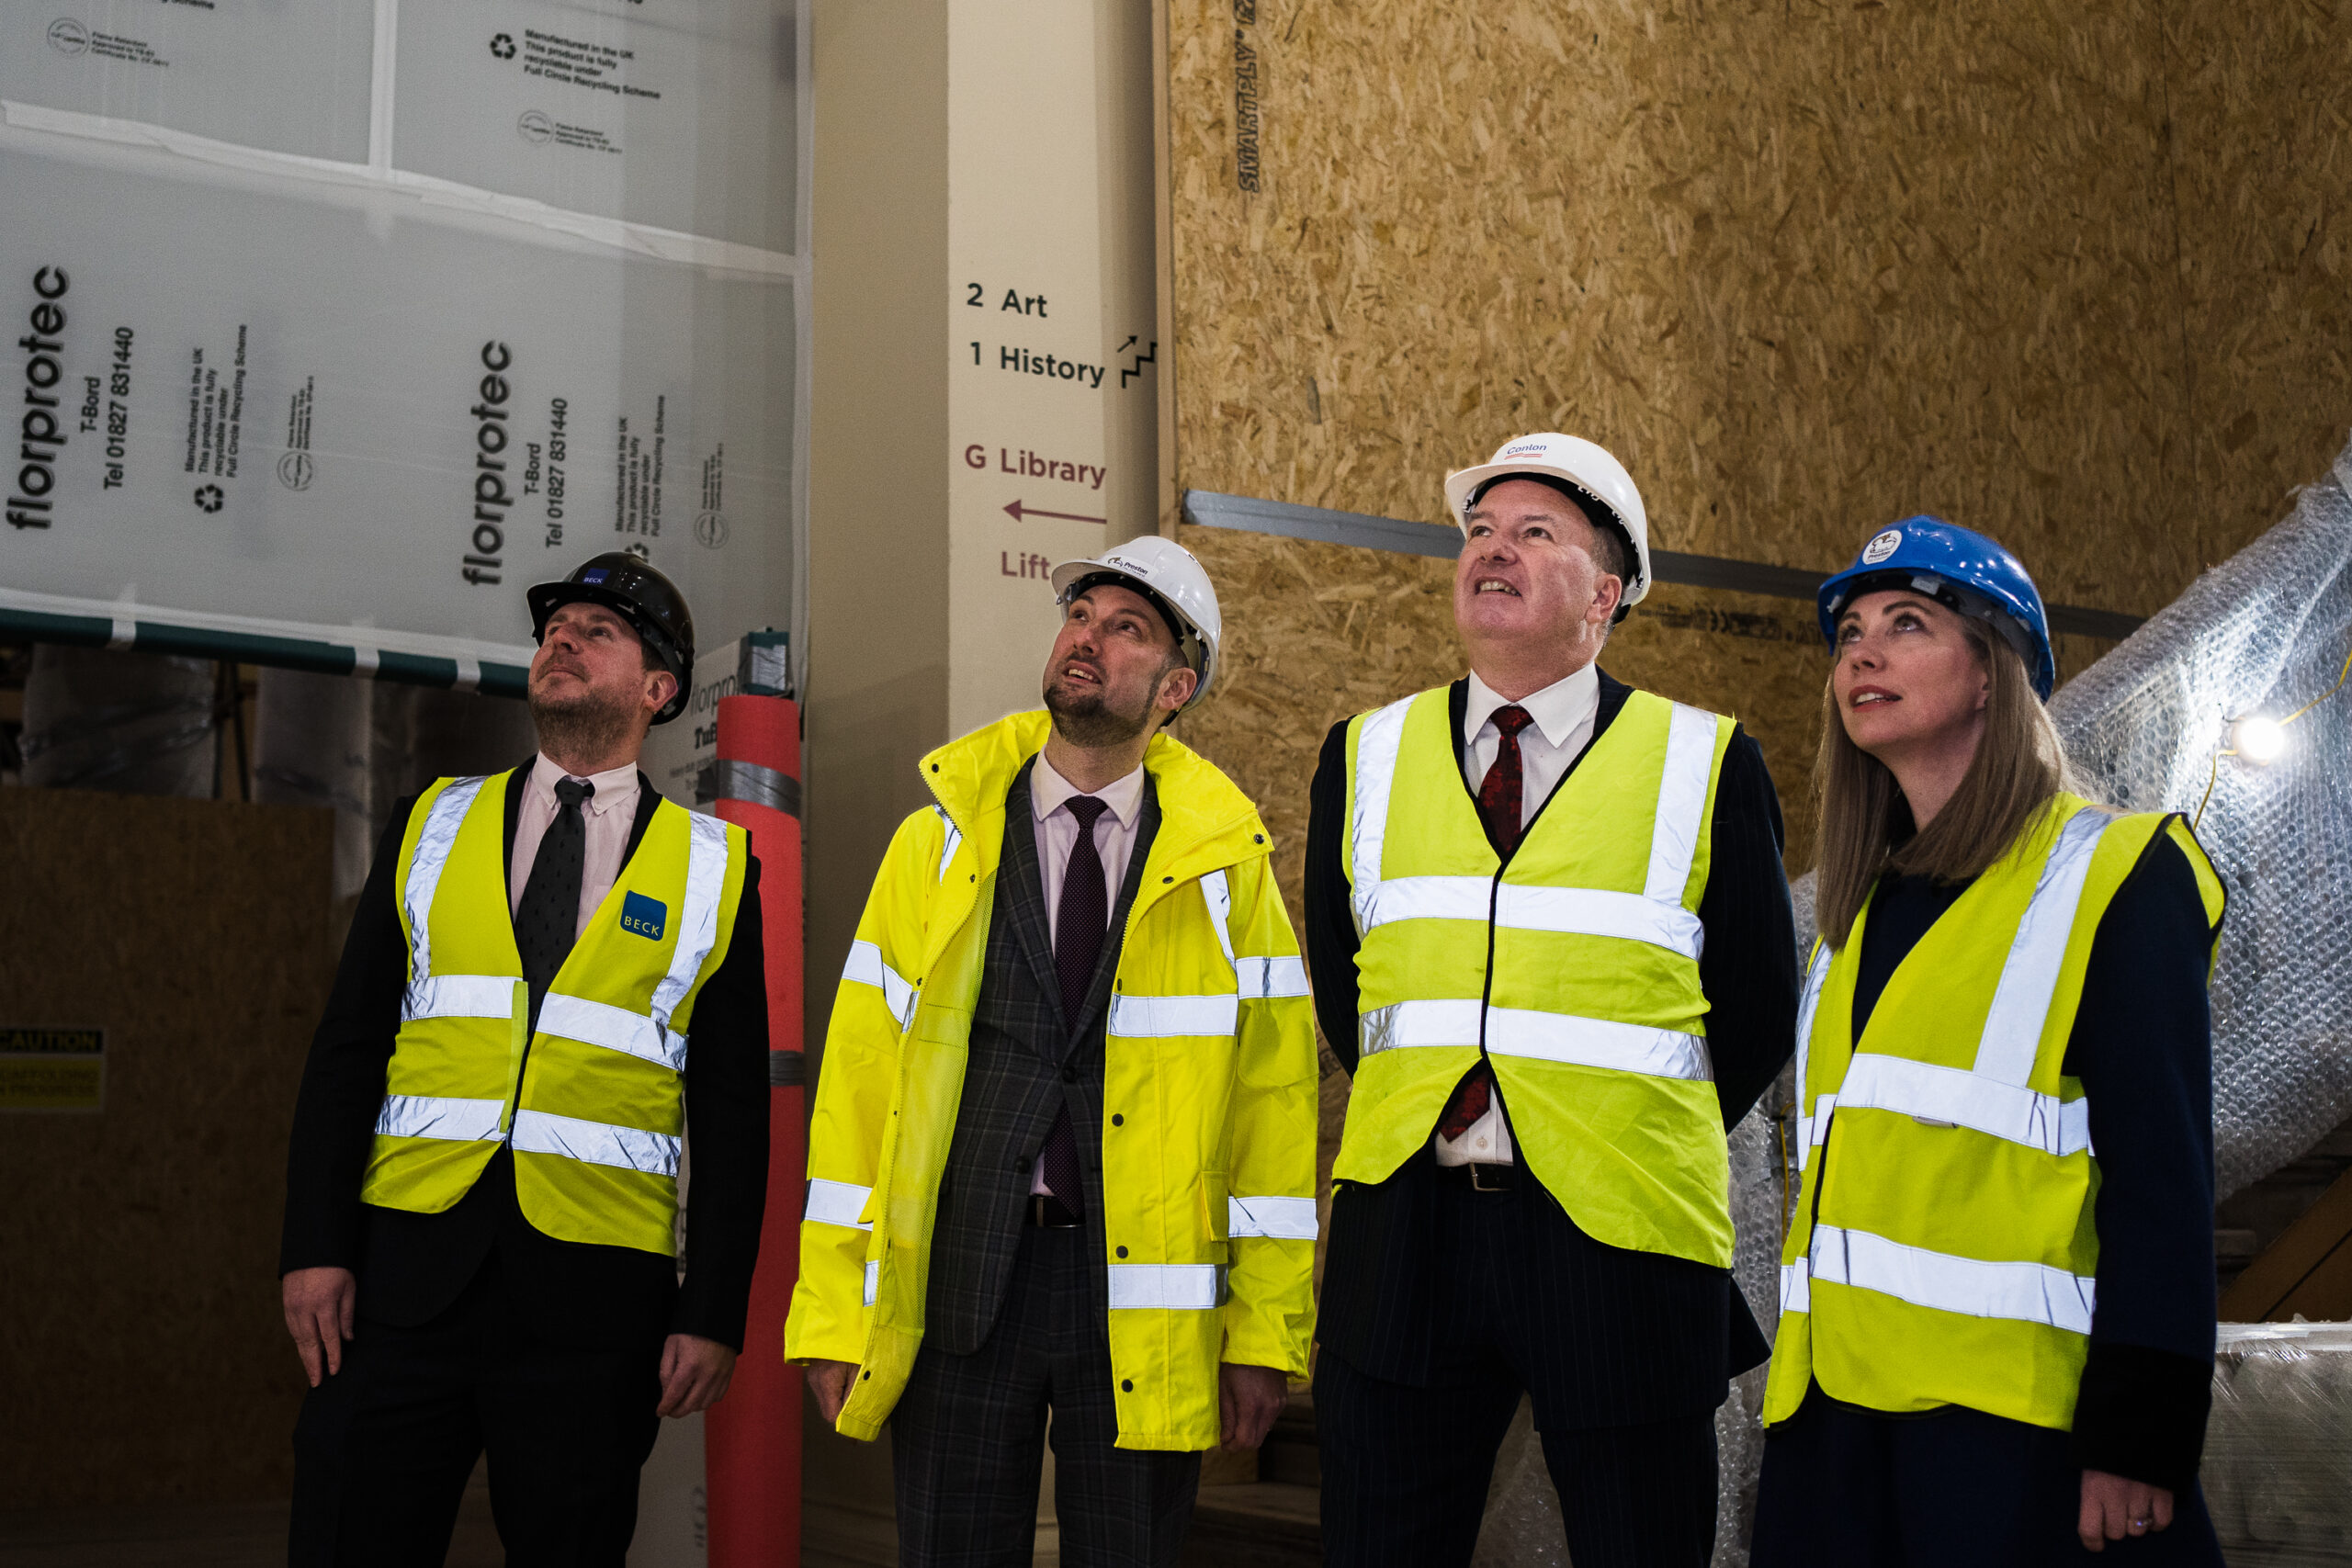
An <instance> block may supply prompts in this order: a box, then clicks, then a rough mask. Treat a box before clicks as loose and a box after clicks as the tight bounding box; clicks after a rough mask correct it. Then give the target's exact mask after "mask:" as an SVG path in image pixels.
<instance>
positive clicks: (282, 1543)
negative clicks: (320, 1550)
mask: <svg viewBox="0 0 2352 1568" xmlns="http://www.w3.org/2000/svg"><path fill="white" fill-rule="evenodd" d="M478 1479H479V1478H478ZM286 1509H287V1505H286V1504H285V1503H284V1502H282V1501H281V1502H275V1503H230V1504H214V1505H210V1506H200V1507H178V1508H170V1507H165V1508H72V1509H65V1508H60V1509H35V1510H26V1511H22V1512H13V1513H0V1568H280V1565H281V1564H283V1563H284V1562H285V1561H286ZM505 1562H506V1553H505V1552H504V1551H503V1550H502V1549H501V1548H500V1546H499V1544H498V1529H497V1527H496V1526H495V1525H494V1524H492V1521H491V1517H490V1493H489V1491H488V1490H487V1489H486V1488H485V1487H483V1486H481V1485H480V1484H476V1485H475V1486H473V1487H471V1488H469V1489H468V1491H467V1493H466V1500H465V1503H464V1505H463V1506H461V1507H460V1508H459V1509H458V1530H457V1534H456V1536H455V1537H454V1538H453V1539H452V1540H451V1541H450V1543H449V1557H448V1563H447V1568H503V1564H504V1563H505Z"/></svg>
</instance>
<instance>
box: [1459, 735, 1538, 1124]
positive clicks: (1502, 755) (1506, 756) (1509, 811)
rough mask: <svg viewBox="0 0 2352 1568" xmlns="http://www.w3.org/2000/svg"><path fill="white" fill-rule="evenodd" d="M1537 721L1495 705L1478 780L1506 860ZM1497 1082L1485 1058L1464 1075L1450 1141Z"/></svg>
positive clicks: (1482, 1110) (1481, 805)
mask: <svg viewBox="0 0 2352 1568" xmlns="http://www.w3.org/2000/svg"><path fill="white" fill-rule="evenodd" d="M1534 722H1535V720H1534V717H1533V716H1532V715H1530V714H1529V713H1528V711H1527V710H1526V709H1525V708H1523V707H1521V706H1520V705H1518V704H1517V703H1511V704H1510V705H1506V706H1503V707H1498V708H1497V709H1496V710H1495V714H1494V724H1495V728H1497V729H1498V730H1500V731H1502V742H1501V744H1500V745H1498V746H1497V747H1496V748H1495V761H1494V765H1493V766H1491V767H1489V768H1488V769H1487V776H1486V778H1485V780H1484V781H1482V782H1481V783H1480V784H1479V785H1478V815H1479V816H1480V817H1481V818H1484V819H1485V821H1486V824H1487V833H1488V834H1489V835H1490V836H1492V838H1493V839H1494V840H1495V848H1496V850H1497V851H1498V852H1500V853H1501V855H1502V857H1503V858H1504V859H1505V860H1509V859H1510V856H1511V852H1512V851H1514V850H1516V849H1518V848H1519V840H1520V837H1521V834H1522V833H1523V832H1524V831H1525V829H1523V828H1522V827H1521V825H1520V818H1521V815H1522V814H1523V805H1524V801H1525V788H1526V776H1527V775H1526V772H1525V769H1524V765H1523V763H1522V761H1521V757H1520V754H1519V732H1520V731H1521V730H1522V729H1525V728H1527V727H1528V726H1529V725H1531V724H1532V723H1534ZM1494 1085H1495V1080H1494V1076H1493V1075H1492V1074H1490V1073H1489V1072H1487V1067H1486V1064H1485V1063H1483V1062H1482V1063H1480V1064H1479V1065H1478V1066H1477V1068H1476V1070H1475V1071H1473V1072H1472V1073H1471V1075H1470V1076H1469V1077H1466V1078H1464V1079H1463V1080H1462V1088H1461V1089H1459V1090H1458V1091H1456V1093H1455V1094H1454V1097H1453V1106H1452V1108H1451V1109H1449V1110H1448V1111H1446V1113H1445V1114H1444V1115H1443V1116H1442V1117H1440V1118H1439V1119H1438V1123H1437V1133H1438V1136H1439V1137H1441V1138H1443V1139H1444V1140H1445V1141H1446V1142H1447V1143H1449V1144H1450V1143H1452V1142H1453V1140H1454V1139H1456V1138H1459V1137H1460V1136H1462V1134H1464V1133H1466V1132H1468V1131H1469V1130H1470V1128H1471V1124H1472V1123H1473V1122H1476V1121H1477V1120H1478V1118H1479V1117H1481V1116H1484V1115H1485V1114H1486V1113H1487V1100H1488V1099H1489V1097H1490V1096H1491V1095H1492V1094H1493V1092H1494Z"/></svg>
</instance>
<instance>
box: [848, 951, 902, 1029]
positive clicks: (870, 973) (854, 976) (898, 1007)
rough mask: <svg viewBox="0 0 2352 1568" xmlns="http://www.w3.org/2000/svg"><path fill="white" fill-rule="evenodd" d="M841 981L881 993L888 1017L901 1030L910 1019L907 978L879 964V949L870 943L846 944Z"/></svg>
mask: <svg viewBox="0 0 2352 1568" xmlns="http://www.w3.org/2000/svg"><path fill="white" fill-rule="evenodd" d="M842 979H844V980H851V981H854V982H855V983H857V984H858V985H861V986H872V987H875V988H876V990H878V991H880V992H881V993H882V1003H883V1005H884V1006H885V1007H887V1008H888V1009H889V1010H890V1016H891V1017H892V1018H895V1019H897V1020H898V1021H899V1028H900V1029H904V1028H905V1027H906V1026H907V1021H908V1020H909V1019H910V1018H911V1017H912V1016H913V1013H914V1005H913V1004H914V999H915V988H914V987H912V986H910V985H908V984H907V977H906V976H903V975H901V974H899V972H898V971H897V970H896V969H893V968H891V967H890V966H889V965H888V964H885V963H883V962H882V950H881V948H879V947H877V946H876V945H875V944H874V943H873V942H851V943H850V944H849V962H848V963H847V964H842Z"/></svg>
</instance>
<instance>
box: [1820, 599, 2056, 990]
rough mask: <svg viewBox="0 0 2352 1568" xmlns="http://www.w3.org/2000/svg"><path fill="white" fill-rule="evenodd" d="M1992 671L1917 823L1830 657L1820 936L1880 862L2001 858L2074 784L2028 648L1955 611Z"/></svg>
mask: <svg viewBox="0 0 2352 1568" xmlns="http://www.w3.org/2000/svg"><path fill="white" fill-rule="evenodd" d="M1955 618H1956V619H1958V621H1959V622H1960V626H1961V630H1962V631H1963V632H1965V633H1966V634H1967V636H1968V642H1969V646H1970V647H1971V648H1972V649H1974V650H1975V653H1976V661H1977V663H1978V664H1979V665H1981V666H1983V667H1984V669H1985V673H1986V675H1987V677H1988V682H1987V688H1986V692H1985V733H1984V735H1983V737H1982V738H1981V739H1979V740H1978V741H1977V743H1976V755H1975V757H1974V758H1973V760H1971V761H1970V762H1969V764H1968V772H1967V773H1965V774H1963V775H1962V778H1961V781H1960V787H1959V788H1958V789H1956V790H1954V791H1953V792H1952V797H1951V800H1949V801H1947V802H1946V803H1945V804H1944V808H1943V809H1942V810H1941V811H1939V812H1937V813H1936V818H1935V820H1934V821H1932V822H1930V823H1928V825H1927V826H1926V827H1925V828H1922V829H1919V830H1917V832H1914V833H1911V834H1910V837H1909V838H1908V839H1907V840H1905V841H1903V842H1901V843H1900V844H1899V845H1898V844H1897V840H1898V839H1900V838H1902V836H1903V835H1904V834H1905V832H1908V831H1909V830H1910V829H1911V826H1912V823H1911V808H1910V807H1908V806H1907V805H1906V804H1905V802H1904V799H1903V792H1902V791H1901V790H1899V789H1897V788H1896V787H1895V784H1894V774H1893V773H1889V772H1888V771H1887V768H1886V764H1885V763H1883V762H1882V761H1879V760H1878V759H1877V758H1875V757H1873V756H1871V754H1870V753H1869V752H1867V751H1865V750H1862V749H1861V748H1860V747H1859V746H1857V745H1855V744H1854V743H1853V741H1852V740H1850V739H1848V738H1847V735H1846V725H1845V721H1844V720H1843V718H1842V717H1840V716H1839V714H1838V678H1837V671H1836V668H1835V666H1832V668H1831V671H1830V676H1829V679H1828V680H1827V681H1826V682H1824V683H1823V685H1822V689H1821V753H1820V756H1819V757H1818V758H1817V759H1816V760H1815V763H1814V769H1813V795H1814V806H1815V811H1816V812H1817V813H1818V816H1817V818H1816V822H1817V828H1818V831H1817V833H1816V835H1815V840H1814V841H1815V843H1816V844H1818V845H1819V846H1820V858H1819V863H1818V868H1817V870H1816V872H1815V879H1814V908H1815V920H1816V923H1817V925H1818V927H1819V929H1820V931H1821V936H1822V940H1823V941H1824V942H1827V943H1828V944H1829V945H1830V946H1831V947H1840V946H1843V945H1844V944H1845V941H1846V938H1847V937H1848V936H1849V935H1850V934H1851V933H1852V931H1853V929H1854V921H1855V919H1857V918H1858V917H1860V914H1861V912H1862V905H1863V903H1864V901H1866V900H1867V899H1868V898H1869V897H1870V894H1871V887H1872V886H1875V885H1876V883H1877V882H1878V878H1879V874H1880V873H1881V872H1883V871H1888V870H1893V871H1895V872H1898V873H1900V874H1904V875H1906V876H1921V875H1924V876H1932V877H1934V878H1935V879H1936V880H1937V881H1939V882H1965V881H1968V880H1969V879H1970V878H1972V877H1975V876H1980V875H1982V874H1984V872H1985V868H1986V867H1987V866H1989V865H1991V864H1992V863H1994V862H1995V861H1996V860H1998V859H2000V858H2001V856H2002V854H2003V853H2004V852H2006V851H2007V849H2008V847H2009V845H2010V844H2011V843H2013V842H2015V841H2016V840H2017V836H2018V834H2019V833H2020V832H2022V831H2024V830H2025V828H2026V825H2027V823H2029V822H2030V821H2031V820H2032V818H2033V815H2034V813H2035V812H2037V811H2039V810H2040V809H2041V807H2042V806H2043V805H2044V804H2045V803H2046V802H2047V801H2048V800H2049V799H2050V797H2051V796H2052V795H2055V794H2057V793H2058V792H2059V791H2060V790H2062V789H2072V788H2074V787H2075V777H2074V772H2073V770H2072V769H2071V768H2070V767H2068V765H2067V762H2066V748H2065V745H2064V742H2062V741H2061V740H2060V739H2058V728H2057V726H2055V725H2053V724H2052V723H2051V722H2050V714H2049V710H2047V709H2046V708H2044V707H2043V706H2042V705H2041V699H2040V698H2039V697H2037V696H2035V695H2034V693H2033V681H2032V678H2031V677H2030V676H2029V675H2028V674H2027V672H2026V667H2025V660H2023V659H2022V658H2020V657H2018V651H2017V649H2014V648H2012V647H2010V646H2009V644H2008V641H2007V638H2004V637H2000V636H1998V635H1997V634H1996V633H1995V632H1994V630H1993V629H1992V628H1991V627H1990V626H1986V625H1985V623H1984V622H1983V621H1981V620H1978V619H1976V618H1975V617H1974V616H1973V615H1956V617H1955Z"/></svg>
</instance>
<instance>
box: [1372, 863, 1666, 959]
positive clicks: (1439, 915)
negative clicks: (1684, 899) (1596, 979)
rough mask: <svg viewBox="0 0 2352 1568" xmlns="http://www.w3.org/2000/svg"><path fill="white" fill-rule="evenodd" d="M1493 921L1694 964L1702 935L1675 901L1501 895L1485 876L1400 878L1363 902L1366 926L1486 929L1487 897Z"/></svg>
mask: <svg viewBox="0 0 2352 1568" xmlns="http://www.w3.org/2000/svg"><path fill="white" fill-rule="evenodd" d="M1489 897H1492V898H1493V901H1494V917H1495V924H1496V925H1498V926H1499V927H1501V928H1503V929H1505V930H1508V931H1560V932H1565V933H1566V934H1568V935H1571V936H1609V937H1622V938H1623V939H1624V940H1626V941H1628V942H1649V943H1650V944H1652V945H1653V946H1657V947H1663V948H1666V949H1668V951H1669V952H1673V953H1680V954H1682V955H1683V956H1684V957H1686V958H1691V959H1696V958H1697V957H1698V956H1699V952H1700V949H1701V947H1702V945H1704V941H1705V932H1704V931H1703V930H1702V928H1701V926H1700V924H1699V917H1698V916H1696V915H1694V914H1692V913H1691V911H1690V910H1688V909H1686V908H1682V906H1681V905H1679V904H1675V903H1662V902H1659V901H1658V900H1657V899H1654V898H1650V897H1645V896H1644V895H1642V894H1639V893H1610V892H1603V891H1601V890H1600V889H1597V888H1590V887H1531V886H1521V885H1520V884H1518V883H1512V882H1506V883H1504V884H1503V885H1502V886H1501V888H1500V889H1499V891H1498V890H1497V889H1496V887H1495V884H1494V881H1493V879H1492V878H1490V877H1484V876H1400V877H1397V878H1395V879H1393V880H1391V881H1388V882H1384V883H1382V884H1381V885H1380V886H1379V887H1378V889H1376V890H1375V891H1374V894H1373V896H1372V897H1370V898H1368V899H1365V900H1363V901H1362V902H1363V904H1364V906H1365V908H1364V912H1363V917H1362V919H1363V929H1364V930H1365V931H1372V930H1373V929H1374V928H1375V927H1378V926H1385V925H1386V924H1387V923H1388V922H1389V921H1391V920H1473V921H1476V922H1478V923H1480V924H1484V923H1485V921H1486V919H1487V900H1488V899H1489Z"/></svg>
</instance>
